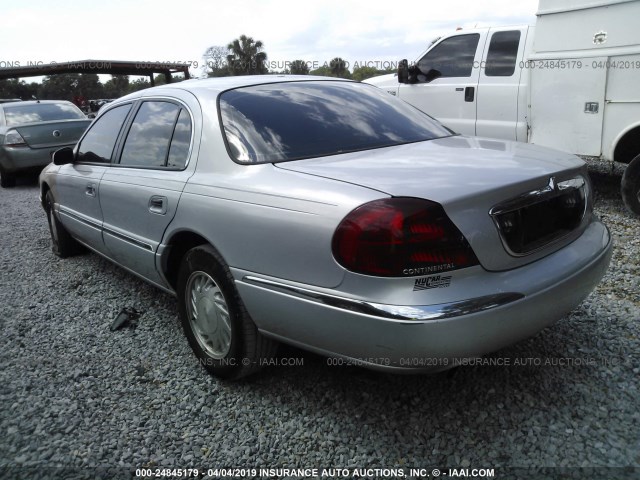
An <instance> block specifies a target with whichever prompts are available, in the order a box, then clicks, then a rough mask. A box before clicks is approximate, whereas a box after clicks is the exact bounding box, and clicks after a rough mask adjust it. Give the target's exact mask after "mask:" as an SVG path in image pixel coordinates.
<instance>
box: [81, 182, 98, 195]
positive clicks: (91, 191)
mask: <svg viewBox="0 0 640 480" xmlns="http://www.w3.org/2000/svg"><path fill="white" fill-rule="evenodd" d="M84 193H85V195H88V196H90V197H95V196H96V184H95V183H89V184H87V188H86V189H85V191H84Z"/></svg>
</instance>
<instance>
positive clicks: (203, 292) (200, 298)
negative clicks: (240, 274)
mask: <svg viewBox="0 0 640 480" xmlns="http://www.w3.org/2000/svg"><path fill="white" fill-rule="evenodd" d="M177 293H178V307H179V311H180V319H181V322H182V328H183V330H184V333H185V335H186V337H187V339H188V341H189V344H190V345H191V348H192V349H193V351H194V353H195V354H196V356H197V357H198V359H199V360H200V363H201V365H202V366H204V367H205V368H206V369H207V370H208V371H209V372H210V373H212V374H213V375H215V376H217V377H220V378H225V379H237V378H240V377H244V376H246V375H249V374H251V373H254V372H256V371H257V370H259V369H260V368H261V366H262V365H264V364H265V361H266V360H268V359H269V358H272V357H273V355H274V354H275V351H276V348H277V345H276V343H275V342H274V341H272V340H270V339H268V338H265V337H264V336H262V335H261V334H260V333H259V332H258V328H257V327H256V325H255V323H253V320H252V319H251V317H250V316H249V313H248V312H247V310H246V308H245V307H244V304H243V303H242V300H241V299H240V295H239V294H238V291H237V289H236V287H235V284H234V281H233V277H232V276H231V272H230V271H229V268H228V267H227V265H226V264H225V262H224V260H223V259H222V257H221V256H220V254H219V253H218V252H217V251H216V250H215V249H214V248H213V247H211V246H209V245H203V246H199V247H195V248H192V249H191V250H189V251H188V252H187V253H186V254H185V256H184V259H183V261H182V264H181V266H180V272H179V274H178V291H177Z"/></svg>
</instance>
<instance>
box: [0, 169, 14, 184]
mask: <svg viewBox="0 0 640 480" xmlns="http://www.w3.org/2000/svg"><path fill="white" fill-rule="evenodd" d="M15 186H16V177H15V175H14V174H12V173H7V172H6V171H5V170H4V169H1V168H0V187H2V188H11V187H15Z"/></svg>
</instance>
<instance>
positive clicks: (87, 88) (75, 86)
mask: <svg viewBox="0 0 640 480" xmlns="http://www.w3.org/2000/svg"><path fill="white" fill-rule="evenodd" d="M103 88H104V86H103V85H102V84H101V83H100V77H98V75H97V74H95V73H64V74H58V75H47V76H46V77H44V79H43V80H42V85H40V88H39V89H38V98H40V99H48V100H69V101H73V100H74V99H77V98H80V97H82V98H84V99H91V98H102V97H103Z"/></svg>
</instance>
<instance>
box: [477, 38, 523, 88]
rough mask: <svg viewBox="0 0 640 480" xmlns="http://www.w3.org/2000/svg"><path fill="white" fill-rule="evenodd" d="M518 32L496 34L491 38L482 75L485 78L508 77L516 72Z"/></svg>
mask: <svg viewBox="0 0 640 480" xmlns="http://www.w3.org/2000/svg"><path fill="white" fill-rule="evenodd" d="M519 44H520V30H510V31H507V32H496V33H494V34H493V35H492V36H491V43H490V44H489V53H487V63H486V66H485V71H484V74H485V75H486V76H487V77H510V76H511V75H513V72H515V70H516V57H517V56H518V45H519Z"/></svg>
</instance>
